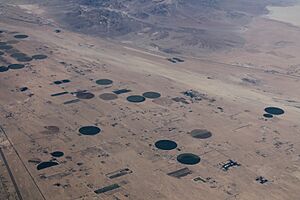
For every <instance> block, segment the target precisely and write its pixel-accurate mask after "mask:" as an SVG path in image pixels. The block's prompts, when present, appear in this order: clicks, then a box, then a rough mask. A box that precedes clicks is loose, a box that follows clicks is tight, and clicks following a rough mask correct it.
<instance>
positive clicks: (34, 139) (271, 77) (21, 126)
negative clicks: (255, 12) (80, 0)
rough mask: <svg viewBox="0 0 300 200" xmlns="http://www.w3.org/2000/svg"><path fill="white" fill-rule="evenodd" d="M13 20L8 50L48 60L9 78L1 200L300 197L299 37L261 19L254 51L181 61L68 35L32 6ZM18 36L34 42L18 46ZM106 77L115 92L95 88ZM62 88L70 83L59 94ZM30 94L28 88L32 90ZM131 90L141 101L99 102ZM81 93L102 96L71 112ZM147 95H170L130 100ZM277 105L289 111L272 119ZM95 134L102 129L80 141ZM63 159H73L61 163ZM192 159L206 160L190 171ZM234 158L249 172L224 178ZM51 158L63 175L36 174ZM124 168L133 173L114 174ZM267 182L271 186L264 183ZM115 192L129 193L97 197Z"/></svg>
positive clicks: (9, 19)
mask: <svg viewBox="0 0 300 200" xmlns="http://www.w3.org/2000/svg"><path fill="white" fill-rule="evenodd" d="M2 10H5V12H2V15H1V19H0V29H1V30H3V33H1V34H0V40H1V42H7V41H12V40H13V41H17V42H12V43H13V44H11V45H12V46H13V50H16V49H17V50H18V51H20V52H23V53H26V54H28V55H35V54H44V55H47V56H48V57H47V58H46V59H44V60H32V61H29V62H25V67H24V68H22V69H17V70H14V69H9V70H8V71H6V72H1V73H0V91H1V92H0V125H1V127H0V128H1V129H0V141H1V143H0V147H1V151H2V152H3V153H2V154H1V160H0V161H1V162H0V163H1V165H0V169H1V170H0V183H1V184H0V192H1V195H2V196H0V197H1V199H30V200H33V199H54V200H56V199H57V200H60V199H72V200H73V199H114V200H116V199H121V200H125V199H132V200H140V199H141V200H148V199H149V200H150V199H173V200H182V199H190V200H198V199H199V200H201V199H226V200H227V199H228V200H233V199H241V200H254V199H267V200H269V199H270V200H282V199H289V200H297V199H298V198H299V196H300V191H299V184H300V138H299V136H300V127H299V126H300V123H299V120H300V89H299V84H300V55H299V52H300V34H299V32H300V28H299V27H293V26H291V25H288V24H284V23H280V22H276V21H272V20H268V19H264V18H256V19H255V20H253V21H252V22H251V23H250V24H249V25H248V26H247V27H246V29H245V30H244V32H243V33H242V34H243V36H244V38H245V39H246V44H245V46H244V47H243V48H239V49H233V50H231V51H226V52H218V53H212V54H210V55H209V56H203V57H198V58H194V57H189V56H186V57H182V59H184V60H185V61H184V62H181V63H171V62H169V61H168V60H167V58H169V56H170V55H166V54H159V53H155V54H154V53H151V52H146V51H144V50H142V49H137V48H134V47H131V46H121V45H119V44H117V43H112V42H109V41H105V40H101V39H99V38H94V37H89V36H86V35H81V34H78V33H73V32H69V31H67V30H61V32H59V33H57V32H55V30H56V29H57V26H58V24H56V22H54V21H53V20H52V19H48V18H44V16H43V13H44V12H43V11H42V10H39V9H38V8H37V7H35V6H32V5H31V6H28V5H27V6H22V7H5V8H2ZM28 10H29V11H30V12H29V13H28ZM26 11H27V13H26ZM37 21H38V23H37ZM266 27H267V28H266ZM278 30H280V31H278ZM16 34H26V35H28V36H29V37H28V38H25V39H16V38H14V35H16ZM13 50H10V51H13ZM0 51H2V50H0ZM10 51H9V50H7V51H4V52H5V53H4V55H2V56H1V60H0V65H1V66H2V65H3V66H7V65H9V64H12V63H18V62H16V61H15V60H14V59H13V58H11V57H10V54H11V53H10ZM103 78H107V79H111V80H113V84H112V85H109V86H100V85H97V84H96V83H95V81H96V80H98V79H103ZM63 79H68V80H70V82H69V83H65V84H60V85H56V84H53V82H54V81H57V80H63ZM22 87H27V88H28V90H26V91H23V92H21V91H20V88H22ZM123 88H126V89H130V90H131V92H129V93H125V94H120V95H118V98H117V99H115V100H111V101H104V100H102V99H100V98H99V95H100V94H103V93H111V92H112V91H113V90H118V89H123ZM190 89H193V90H195V91H198V92H200V93H202V94H205V97H204V98H202V100H201V101H197V100H193V99H190V98H188V97H187V96H185V95H184V94H182V92H184V91H187V90H190ZM81 90H87V91H89V92H91V93H93V94H94V95H95V97H94V98H92V99H83V100H80V101H78V102H76V103H71V104H64V102H67V101H70V100H73V99H76V97H75V96H74V95H73V94H70V93H71V92H76V91H81ZM65 91H67V92H69V93H68V94H65V95H61V96H51V94H55V93H60V92H65ZM147 91H155V92H159V93H160V94H161V97H160V98H158V99H155V100H151V99H146V101H144V102H142V103H139V104H135V103H130V102H128V101H127V100H126V97H128V96H129V95H133V94H137V95H141V94H143V93H144V92H147ZM176 97H180V98H184V101H183V99H181V102H176V101H174V100H173V99H174V98H176ZM180 98H177V99H180ZM184 102H185V103H184ZM268 106H276V107H280V108H282V109H284V111H285V113H284V114H283V115H280V116H274V117H273V118H272V119H266V118H264V117H263V114H264V113H265V112H264V109H265V107H268ZM89 125H94V126H98V127H99V128H101V130H102V131H101V132H100V133H99V134H97V135H94V136H87V135H82V134H80V133H79V131H78V130H79V129H80V128H81V127H82V126H89ZM49 126H51V127H52V128H49ZM194 129H206V130H209V131H210V132H211V133H212V137H210V138H208V139H196V138H193V137H191V135H190V134H189V133H190V132H191V131H192V130H194ZM161 139H169V140H173V141H176V143H177V144H178V147H177V148H176V149H174V150H170V151H163V150H159V149H157V148H156V147H155V146H154V143H155V142H156V141H158V140H161ZM54 151H62V152H64V156H62V157H59V158H54V157H52V156H51V155H50V153H51V152H54ZM181 153H193V154H196V155H198V156H200V157H201V161H200V163H198V164H196V165H184V164H180V163H179V162H178V161H177V160H176V158H177V156H178V155H179V154H181ZM55 159H56V160H55ZM229 159H232V160H234V161H237V162H238V163H240V164H241V165H240V166H238V167H233V168H230V169H229V170H228V171H224V170H222V164H224V163H226V162H227V161H228V160H229ZM5 160H6V162H5ZM49 160H53V161H55V162H57V163H58V165H57V166H53V167H50V168H46V169H43V170H37V164H38V163H39V162H43V161H49ZM184 167H188V168H189V170H190V171H191V172H190V173H189V174H187V175H186V176H184V177H182V178H176V177H172V176H169V175H167V174H168V173H170V172H173V171H176V170H179V169H182V168H184ZM125 168H128V169H129V170H131V171H132V173H128V174H126V175H123V176H120V177H116V178H109V177H108V176H107V174H109V173H111V172H114V171H117V170H120V169H125ZM259 176H262V177H264V178H266V179H267V180H268V182H267V183H265V184H261V183H259V182H257V181H256V178H257V177H259ZM197 177H200V178H201V179H202V180H203V181H196V180H197V179H196V180H195V178H197ZM198 180H199V179H198ZM112 184H118V185H119V186H120V187H119V188H117V189H114V190H112V191H108V192H104V193H101V194H96V193H95V192H94V191H95V190H97V189H99V188H103V187H105V186H108V185H112Z"/></svg>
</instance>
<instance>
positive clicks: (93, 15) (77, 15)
mask: <svg viewBox="0 0 300 200" xmlns="http://www.w3.org/2000/svg"><path fill="white" fill-rule="evenodd" d="M36 2H39V1H36ZM282 2H284V3H285V5H286V4H287V3H288V2H293V0H290V1H282V0H268V1H260V0H230V1H221V0H153V1H151V0H104V1H103V0H63V1H61V0H59V1H58V0H54V1H47V2H44V3H42V5H44V6H46V7H47V9H48V11H49V13H50V15H51V16H52V17H54V18H55V19H56V20H58V21H59V22H60V23H61V24H63V25H64V26H65V27H66V28H68V29H70V30H72V31H77V32H81V33H86V34H90V35H96V36H101V37H109V38H114V39H115V40H118V41H122V42H125V43H130V44H134V45H137V46H140V47H144V48H146V49H150V50H160V51H163V52H166V53H183V52H185V53H195V51H196V52H197V53H203V52H211V51H216V50H224V49H229V48H233V47H242V46H243V44H244V42H245V41H244V39H243V37H241V36H240V33H241V32H243V31H244V30H245V25H247V23H249V21H250V20H251V18H252V17H253V16H257V15H261V14H264V13H267V10H266V6H267V5H270V4H276V5H280V4H281V3H282ZM39 3H40V2H39Z"/></svg>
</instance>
